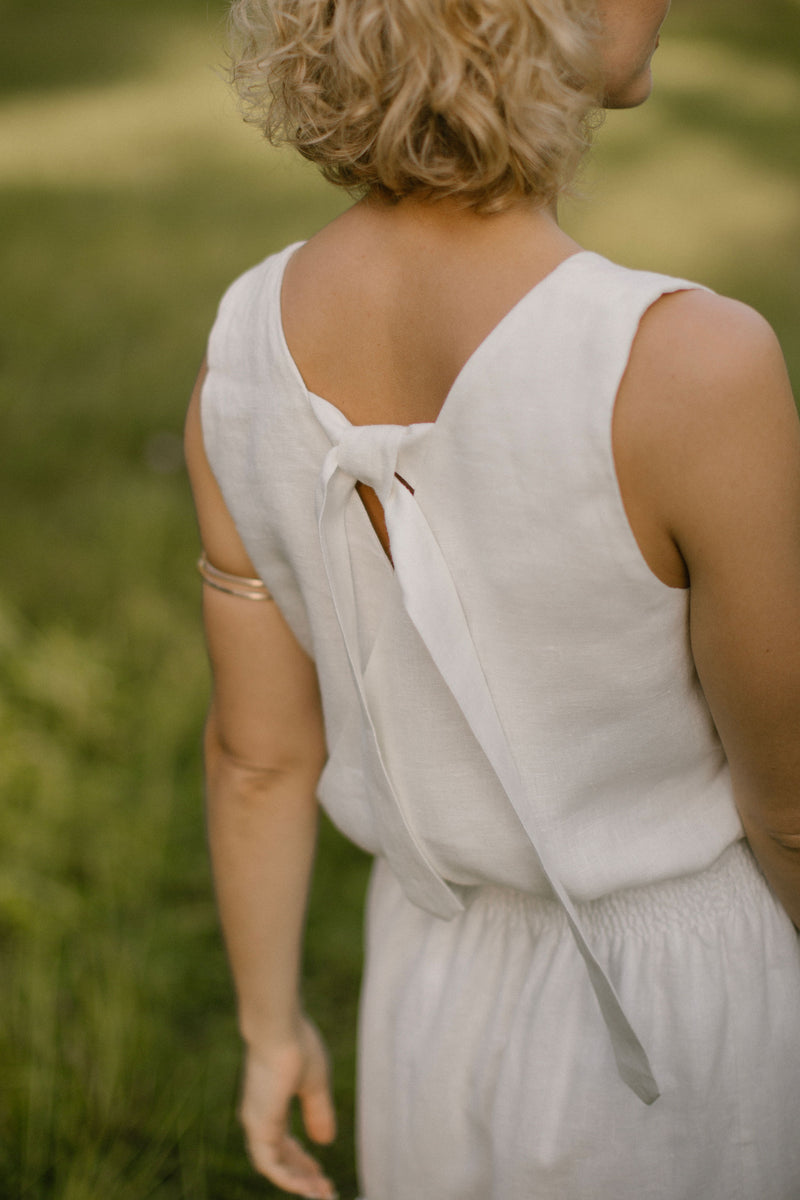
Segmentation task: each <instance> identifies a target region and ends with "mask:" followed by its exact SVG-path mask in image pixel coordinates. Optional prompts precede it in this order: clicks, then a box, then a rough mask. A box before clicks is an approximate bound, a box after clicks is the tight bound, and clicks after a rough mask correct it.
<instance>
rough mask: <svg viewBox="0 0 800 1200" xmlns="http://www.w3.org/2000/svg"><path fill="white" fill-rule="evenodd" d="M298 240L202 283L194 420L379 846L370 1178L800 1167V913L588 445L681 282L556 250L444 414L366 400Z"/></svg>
mask: <svg viewBox="0 0 800 1200" xmlns="http://www.w3.org/2000/svg"><path fill="white" fill-rule="evenodd" d="M295 248H296V246H288V247H286V249H285V250H283V251H282V252H280V253H279V254H276V255H273V256H271V257H270V258H268V259H267V260H266V261H265V262H264V263H262V264H260V265H259V266H257V267H255V268H254V269H253V270H251V271H249V272H247V273H246V274H245V275H244V276H242V277H241V278H240V279H239V280H237V281H236V282H235V283H234V285H233V286H232V287H231V289H229V291H228V292H227V294H226V296H225V297H224V299H223V301H222V304H221V306H220V309H219V314H218V317H217V321H216V323H215V325H214V329H213V330H212V334H211V338H210V342H209V352H208V366H209V371H208V376H207V378H206V382H205V385H204V389H203V397H202V419H203V429H204V438H205V444H206V450H207V454H208V457H209V461H210V463H211V466H212V469H213V471H214V474H215V475H216V477H217V479H218V481H219V484H220V487H221V490H222V493H223V496H224V498H225V501H226V503H227V505H228V508H229V510H230V512H231V514H232V516H233V519H234V521H235V523H236V525H237V528H238V530H239V533H240V535H241V537H242V540H243V542H244V545H245V547H246V548H247V550H248V553H249V554H250V557H251V559H252V562H253V564H254V566H255V568H256V570H257V572H258V574H259V576H260V577H261V578H262V579H263V580H264V582H265V583H266V585H267V586H268V587H269V589H270V591H271V592H272V595H273V597H274V599H275V601H276V602H277V603H278V605H279V607H280V608H281V611H282V612H283V614H284V616H285V618H286V620H287V622H288V623H289V625H290V627H291V628H292V630H293V632H294V633H295V636H296V637H297V639H298V641H299V642H300V644H301V645H302V646H303V647H304V649H305V650H306V651H307V652H308V653H309V654H310V655H311V656H312V657H313V659H314V661H315V664H316V667H317V672H318V675H319V680H320V688H321V695H322V702H323V709H324V715H325V725H326V734H327V739H328V749H329V758H328V762H327V765H326V767H325V770H324V773H323V776H322V779H321V781H320V786H319V796H320V800H321V803H322V804H323V805H324V807H325V808H326V810H327V812H328V813H329V815H330V816H331V818H332V820H333V821H334V822H335V823H336V824H337V825H338V826H339V828H340V829H342V831H343V832H344V833H345V834H346V835H347V836H348V837H350V838H352V839H353V840H354V841H355V842H356V843H357V844H359V845H360V846H362V847H363V848H364V849H366V850H368V851H370V852H371V853H373V854H375V855H376V862H377V865H376V870H375V873H374V877H373V882H372V886H371V890H370V898H369V905H368V941H367V963H366V977H365V986H364V995H363V1002H362V1019H361V1031H360V1069H359V1070H360V1095H361V1113H362V1116H361V1120H360V1129H361V1135H360V1136H361V1169H362V1173H363V1186H364V1190H365V1196H366V1197H368V1200H411V1197H414V1198H415V1200H416V1198H417V1197H419V1196H420V1195H424V1196H426V1197H427V1198H429V1200H471V1198H473V1197H474V1200H495V1198H496V1200H523V1198H525V1200H527V1198H528V1197H536V1198H537V1200H539V1198H541V1200H551V1198H552V1200H588V1198H589V1197H591V1198H592V1200H605V1198H606V1197H608V1200H611V1197H614V1200H645V1198H647V1197H651V1196H652V1197H653V1198H654V1200H655V1198H656V1197H658V1198H659V1200H696V1197H698V1196H700V1195H703V1196H704V1197H706V1198H710V1200H716V1198H719V1200H723V1198H724V1200H732V1198H739V1200H794V1198H796V1197H798V1196H800V1149H799V1148H798V1147H800V1138H798V1137H797V1132H796V1128H795V1127H794V1118H793V1114H796V1112H797V1111H798V1101H800V954H799V953H798V942H797V936H796V933H795V931H794V929H793V927H792V925H791V923H790V922H789V920H788V917H786V915H785V914H784V913H783V911H782V909H781V908H780V907H779V906H778V905H777V903H776V902H775V901H774V899H773V897H772V895H771V893H770V891H769V889H768V888H767V886H766V884H765V882H764V880H763V879H762V877H761V875H760V873H759V872H758V870H757V868H756V866H755V864H754V862H753V860H752V856H751V855H750V853H749V850H748V849H747V848H746V846H745V845H744V844H743V843H742V841H741V839H742V828H741V823H740V821H739V818H738V815H737V812H736V807H735V804H734V801H733V796H732V791H731V784H730V777H729V772H728V768H727V763H726V760H725V755H724V752H723V750H722V747H721V744H720V742H719V738H718V736H717V734H716V731H715V729H714V725H713V721H712V719H711V716H710V713H709V711H708V707H707V705H706V703H705V699H704V697H703V694H702V690H701V688H700V685H699V682H698V679H697V676H696V672H695V670H694V664H693V660H692V656H691V650H690V645H689V637H688V593H687V592H686V591H684V590H681V589H673V588H669V587H667V586H666V585H665V584H663V583H662V582H661V581H660V580H658V579H657V577H656V576H655V575H653V573H652V572H651V571H650V569H649V567H648V566H647V564H646V563H645V561H644V559H643V558H642V556H641V553H640V551H639V548H638V546H637V544H636V541H635V539H634V537H633V534H632V532H631V529H630V527H629V525H628V522H627V518H626V515H625V511H624V507H623V504H622V500H621V497H620V493H619V488H618V484H617V480H616V474H615V470H614V462H613V454H612V447H611V418H612V413H613V406H614V401H615V397H616V394H617V390H618V388H619V384H620V381H621V378H622V375H623V374H624V371H625V368H626V365H627V362H628V358H629V354H630V349H631V345H632V342H633V339H634V337H635V334H636V331H637V329H638V325H639V321H640V320H641V317H642V315H643V313H644V312H645V311H646V310H647V308H648V307H649V306H650V305H651V304H653V303H654V302H655V301H656V300H657V299H658V298H659V297H660V296H661V295H663V294H665V293H667V292H672V291H676V290H681V289H685V288H687V287H691V286H693V285H691V284H689V283H687V282H686V281H683V280H676V279H671V278H668V277H665V276H661V275H654V274H651V273H647V272H638V271H631V270H627V269H625V268H622V267H619V266H617V265H615V264H612V263H610V262H609V261H608V260H606V259H604V258H602V257H601V256H599V255H596V254H593V253H590V252H580V253H578V254H575V255H574V256H572V257H571V258H568V259H566V260H565V261H564V262H563V263H561V264H560V266H558V267H557V268H556V269H555V270H554V271H553V272H551V274H550V275H548V276H547V277H546V278H545V279H544V280H542V281H541V282H540V283H539V284H538V285H537V286H536V287H535V288H533V289H532V290H531V291H530V292H529V293H528V294H527V295H526V296H525V297H523V299H522V300H521V301H520V302H519V303H518V304H517V305H515V306H514V308H513V309H512V310H511V311H510V312H509V313H508V314H507V315H506V316H505V317H504V318H503V319H502V320H501V321H500V323H499V324H498V325H497V326H496V327H495V329H494V330H493V331H492V332H491V333H490V334H489V336H488V337H487V338H486V339H485V340H484V341H483V342H482V343H481V345H480V346H479V347H478V348H477V350H476V351H475V352H474V353H473V354H472V356H471V357H470V358H469V360H468V361H467V363H466V364H465V365H464V367H463V369H462V370H461V372H460V374H459V376H458V378H457V379H456V381H455V383H454V384H453V386H452V388H451V390H450V392H449V394H448V396H447V398H446V401H445V403H444V406H443V408H442V410H441V412H440V415H439V417H438V418H437V420H436V421H435V422H432V423H424V424H420V425H414V426H409V427H403V426H392V425H385V426H361V427H358V426H352V425H351V424H350V423H349V422H348V421H347V420H346V418H345V417H344V416H343V414H342V413H341V412H340V411H339V410H338V409H336V408H335V407H334V406H332V405H330V404H329V403H328V402H327V401H326V400H324V399H323V398H321V397H318V396H314V395H313V394H311V393H309V392H308V390H307V389H306V387H305V385H304V382H303V379H302V376H301V375H300V372H299V370H298V368H297V366H296V364H295V363H294V362H293V360H292V357H291V354H290V352H289V350H288V347H287V345H286V342H285V339H284V336H283V331H282V325H281V318H280V290H281V283H282V279H283V271H284V268H285V265H286V262H287V261H288V258H289V257H290V255H291V254H292V253H293V251H294V249H295ZM398 476H399V477H401V478H400V479H398ZM358 479H361V480H363V481H364V482H366V483H369V484H370V485H371V486H373V487H375V489H376V491H377V492H378V494H379V496H380V498H381V501H382V503H383V505H384V510H385V512H386V516H387V525H388V527H389V534H390V539H391V544H392V552H393V559H394V566H395V569H394V570H393V568H392V565H391V564H390V563H389V561H388V559H387V558H386V556H385V554H384V552H383V550H382V548H381V547H380V544H379V543H378V540H377V537H376V535H375V533H374V531H373V529H372V526H371V524H370V522H369V519H368V517H367V514H366V512H365V510H364V508H363V505H362V503H361V500H360V498H359V497H358V494H357V493H356V491H355V482H356V480H358ZM401 480H402V481H404V482H401ZM406 485H408V486H406ZM410 489H413V494H412V490H410ZM642 1100H644V1101H645V1103H642Z"/></svg>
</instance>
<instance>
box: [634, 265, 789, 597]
mask: <svg viewBox="0 0 800 1200" xmlns="http://www.w3.org/2000/svg"><path fill="white" fill-rule="evenodd" d="M613 442H614V456H615V462H616V466H617V474H618V478H619V483H620V489H621V491H622V495H623V500H624V502H625V505H626V508H627V510H628V514H629V518H630V520H631V524H632V525H633V527H634V532H636V533H637V536H638V537H639V540H640V545H641V546H642V549H643V550H644V551H645V557H646V558H648V561H650V563H651V566H653V567H654V569H655V570H656V573H657V574H660V575H661V577H662V578H664V579H665V580H666V581H669V582H673V583H675V582H677V581H679V580H680V577H681V572H683V575H684V579H685V580H686V581H688V578H689V576H692V578H695V577H696V571H697V568H698V565H699V564H698V553H699V554H700V557H702V558H703V559H705V557H706V549H707V547H708V544H709V542H710V541H711V539H712V538H716V539H717V542H718V543H719V544H720V545H721V544H722V540H723V539H724V537H725V536H728V537H735V536H737V525H736V522H737V521H738V520H739V519H740V517H741V506H742V505H744V504H748V505H749V506H750V510H749V511H750V512H751V513H752V512H753V510H754V499H753V493H754V492H756V493H758V496H759V499H760V500H761V499H763V497H765V496H766V495H767V494H771V495H772V496H773V497H774V498H775V508H777V507H778V506H779V505H780V506H781V507H782V511H783V512H786V511H788V510H789V509H790V508H791V504H792V502H793V500H792V497H793V496H794V495H796V492H797V488H798V479H800V422H798V419H797V410H796V408H795V405H794V400H793V397H792V391H791V386H790V384H789V379H788V375H787V371H786V365H785V362H784V358H783V354H782V352H781V348H780V345H779V343H778V340H777V338H776V336H775V334H774V332H773V330H772V329H771V327H770V325H769V324H768V322H767V321H765V320H764V318H763V317H762V316H760V315H759V314H758V313H757V312H756V311H755V310H754V309H752V308H750V307H748V306H747V305H746V304H742V303H740V302H739V301H736V300H731V299H728V298H727V297H724V296H719V295H716V294H714V293H711V292H705V291H702V290H699V289H695V290H687V291H682V292H676V293H672V294H670V295H665V296H663V297H662V298H661V299H659V300H658V301H656V303H655V304H653V305H652V306H651V308H650V309H649V310H648V311H647V313H645V315H644V317H643V319H642V322H641V325H640V328H639V331H638V333H637V336H636V338H635V339H634V344H633V348H632V351H631V356H630V360H629V363H628V367H627V370H626V372H625V375H624V378H623V380H622V384H621V386H620V390H619V395H618V397H617V403H616V407H615V411H614V425H613ZM775 508H774V509H773V510H772V512H771V513H770V519H772V518H775V516H776V512H775ZM736 514H738V516H737V515H736ZM715 515H716V517H717V519H716V520H714V519H713V518H714V516H715ZM763 515H764V519H767V511H766V510H765V511H764V514H763ZM728 523H729V524H730V528H729V529H728V530H727V533H726V532H725V531H724V530H723V525H724V524H728ZM647 546H652V547H654V552H653V553H648V552H647ZM659 547H660V550H659ZM701 547H702V549H701ZM678 553H679V555H680V559H682V560H683V564H684V566H683V567H681V565H680V561H679V558H678V557H677V555H678ZM659 554H660V559H659V557H658V556H659ZM659 562H660V563H662V564H664V569H663V570H662V569H661V568H660V566H659ZM693 568H694V570H693Z"/></svg>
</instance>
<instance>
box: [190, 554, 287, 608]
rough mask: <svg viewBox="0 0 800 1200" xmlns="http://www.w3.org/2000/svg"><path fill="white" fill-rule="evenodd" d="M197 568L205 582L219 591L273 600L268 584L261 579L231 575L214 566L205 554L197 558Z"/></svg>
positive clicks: (243, 598) (246, 598) (230, 594)
mask: <svg viewBox="0 0 800 1200" xmlns="http://www.w3.org/2000/svg"><path fill="white" fill-rule="evenodd" d="M197 569H198V571H199V572H200V576H201V578H202V580H203V583H207V584H208V586H209V587H212V588H216V590H217V591H218V592H226V593H227V594H228V595H229V596H239V597H240V598H241V599H242V600H271V599H272V595H271V593H270V591H269V589H268V588H267V586H266V584H264V583H262V582H261V580H260V579H246V578H245V577H244V576H243V575H230V574H229V573H228V572H227V571H220V570H219V568H218V567H212V565H211V563H210V562H209V561H208V559H207V558H206V556H205V554H201V555H200V557H199V558H198V560H197Z"/></svg>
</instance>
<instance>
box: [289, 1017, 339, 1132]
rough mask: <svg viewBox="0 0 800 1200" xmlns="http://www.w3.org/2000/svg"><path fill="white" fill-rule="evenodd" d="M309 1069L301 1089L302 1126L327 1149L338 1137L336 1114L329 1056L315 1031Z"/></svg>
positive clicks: (311, 1034) (311, 1029)
mask: <svg viewBox="0 0 800 1200" xmlns="http://www.w3.org/2000/svg"><path fill="white" fill-rule="evenodd" d="M307 1037H308V1044H307V1049H306V1069H305V1075H304V1078H303V1082H302V1084H301V1086H300V1087H299V1088H298V1096H299V1099H300V1107H301V1109H302V1113H303V1124H304V1125H305V1128H306V1133H307V1134H308V1136H309V1137H310V1138H311V1139H312V1141H315V1142H321V1143H322V1144H323V1145H327V1143H328V1142H332V1141H333V1139H334V1138H335V1137H336V1114H335V1112H334V1108H333V1099H332V1097H331V1086H330V1074H329V1070H328V1056H327V1054H326V1053H325V1047H324V1045H323V1044H322V1040H321V1039H320V1037H319V1034H318V1033H317V1031H316V1029H315V1028H314V1027H313V1026H309V1028H308V1031H307Z"/></svg>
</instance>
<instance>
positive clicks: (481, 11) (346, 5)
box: [230, 0, 602, 212]
mask: <svg viewBox="0 0 800 1200" xmlns="http://www.w3.org/2000/svg"><path fill="white" fill-rule="evenodd" d="M230 22H231V29H232V34H233V45H234V46H235V47H236V48H235V49H234V50H233V51H232V55H233V66H232V79H233V82H234V85H235V87H236V88H237V90H238V92H239V95H240V98H241V102H242V107H243V111H244V115H245V119H246V120H247V121H250V122H251V123H253V124H255V125H257V126H258V127H259V128H260V129H261V130H262V132H263V133H264V134H265V136H266V137H267V138H268V140H269V141H271V142H272V143H273V144H281V143H288V144H289V145H291V146H294V147H295V148H296V149H297V150H299V152H300V153H301V154H302V155H303V156H304V157H305V158H307V159H310V160H311V161H312V162H314V163H316V164H317V165H318V166H319V167H320V169H321V171H322V174H323V175H324V176H325V178H326V179H329V180H330V181H331V182H333V183H336V184H338V185H340V186H342V187H344V188H347V189H348V190H350V191H352V192H355V193H361V194H364V193H372V194H376V193H377V194H379V195H382V196H384V197H386V198H394V199H399V198H402V197H405V196H410V195H412V194H413V195H415V196H418V197H421V198H425V199H436V198H439V197H445V196H449V197H456V198H458V199H459V200H460V201H461V202H463V203H464V205H465V206H467V207H470V208H473V209H475V210H476V211H479V212H481V211H482V212H492V211H499V210H501V209H503V208H507V207H509V205H511V204H513V203H515V202H516V201H518V200H519V199H521V198H522V197H529V198H532V199H533V200H535V201H538V202H541V203H542V204H546V203H548V202H549V201H551V200H552V199H553V198H554V197H555V196H557V195H558V194H559V193H560V192H562V191H564V190H565V188H566V187H567V185H568V184H569V183H570V182H571V180H572V178H573V177H574V173H575V170H576V168H577V166H578V163H579V161H580V158H581V156H582V154H583V152H584V151H585V149H586V148H587V146H588V143H589V140H590V134H591V125H592V120H591V117H592V114H593V113H595V112H596V111H597V109H598V105H599V98H600V95H601V91H602V85H601V81H600V78H599V67H598V57H599V56H598V53H597V24H596V18H595V15H594V5H593V4H592V3H591V0H234V3H233V5H232V8H231V13H230Z"/></svg>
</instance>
